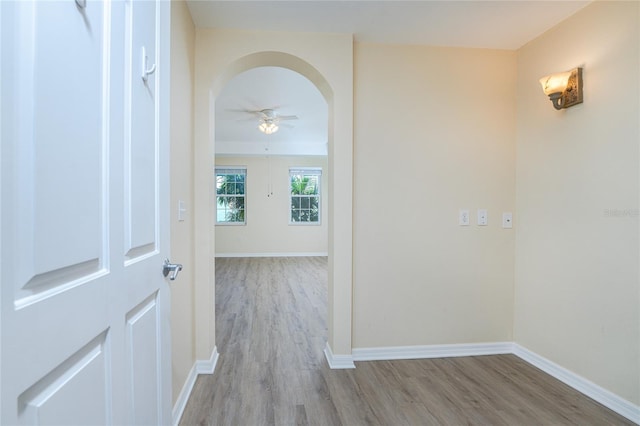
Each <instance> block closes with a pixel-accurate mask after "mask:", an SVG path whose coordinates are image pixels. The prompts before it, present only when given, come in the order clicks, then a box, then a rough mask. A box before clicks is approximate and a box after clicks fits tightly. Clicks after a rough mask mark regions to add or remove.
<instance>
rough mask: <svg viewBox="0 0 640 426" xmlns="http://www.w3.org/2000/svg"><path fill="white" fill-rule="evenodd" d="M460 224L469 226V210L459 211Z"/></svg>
mask: <svg viewBox="0 0 640 426" xmlns="http://www.w3.org/2000/svg"><path fill="white" fill-rule="evenodd" d="M458 225H460V226H469V210H460V212H459V213H458Z"/></svg>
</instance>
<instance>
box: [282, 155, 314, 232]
mask: <svg viewBox="0 0 640 426" xmlns="http://www.w3.org/2000/svg"><path fill="white" fill-rule="evenodd" d="M293 175H302V176H317V180H318V181H317V185H316V187H317V194H315V195H294V194H293V193H292V192H293V191H292V187H291V178H292V177H293ZM288 178H289V181H288V184H287V186H288V188H289V208H288V209H287V210H288V213H287V214H288V215H289V225H293V226H320V225H322V167H289V173H288ZM294 197H295V198H303V197H308V198H311V197H316V198H317V199H318V220H317V221H313V222H311V221H294V220H292V218H293V208H294V207H293V204H294V202H293V200H294Z"/></svg>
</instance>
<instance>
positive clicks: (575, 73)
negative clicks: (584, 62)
mask: <svg viewBox="0 0 640 426" xmlns="http://www.w3.org/2000/svg"><path fill="white" fill-rule="evenodd" d="M581 103H582V68H575V69H573V70H571V77H569V81H568V83H567V88H566V89H565V91H564V92H563V93H562V108H569V107H570V106H573V105H577V104H581Z"/></svg>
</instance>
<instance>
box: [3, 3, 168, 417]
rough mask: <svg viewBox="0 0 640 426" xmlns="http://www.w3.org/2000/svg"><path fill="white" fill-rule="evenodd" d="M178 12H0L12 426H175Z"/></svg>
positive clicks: (80, 8) (66, 8) (119, 8)
mask: <svg viewBox="0 0 640 426" xmlns="http://www.w3.org/2000/svg"><path fill="white" fill-rule="evenodd" d="M169 13H170V5H169V2H166V1H161V0H158V1H139V0H135V1H121V0H118V1H113V2H111V1H108V0H105V1H98V0H77V1H74V0H63V1H55V2H52V1H43V0H36V1H28V0H21V1H16V2H9V1H4V0H3V1H0V29H1V30H0V31H1V33H0V42H1V49H2V50H1V52H2V54H1V59H0V65H1V79H0V93H1V108H0V111H1V121H0V130H1V133H0V135H1V142H2V145H1V150H0V158H1V163H0V179H1V180H0V185H1V190H2V192H1V197H0V207H1V210H0V211H1V213H0V224H1V226H0V237H1V240H2V244H1V246H0V259H1V263H0V278H1V292H0V307H1V328H0V364H1V367H0V386H1V387H0V395H1V401H2V402H1V405H0V424H3V425H13V424H43V425H44V424H60V425H72V424H78V425H93V424H168V423H171V418H170V412H171V386H170V380H171V373H170V369H171V362H170V341H169V337H170V336H169V294H168V292H169V288H168V285H169V284H168V279H167V278H164V277H163V275H162V262H163V260H164V258H165V257H166V256H167V254H168V247H169V246H168V236H169V232H168V225H169V224H168V188H169V185H168V183H169V182H168V173H169V172H168V152H169V151H168V149H169V146H168V124H167V122H168V93H169V90H168V64H169V62H168V48H169V35H168V34H169V28H170V26H169ZM143 47H144V48H145V51H146V52H145V53H146V56H147V59H148V60H147V61H146V64H143V58H142V48H143ZM154 65H155V66H156V69H155V70H154V69H153V66H154ZM143 67H146V69H147V71H154V72H153V73H151V72H150V73H149V74H148V75H146V81H145V80H144V79H143V78H142V77H143V72H142V70H143Z"/></svg>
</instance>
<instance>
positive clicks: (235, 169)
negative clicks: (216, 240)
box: [214, 166, 247, 226]
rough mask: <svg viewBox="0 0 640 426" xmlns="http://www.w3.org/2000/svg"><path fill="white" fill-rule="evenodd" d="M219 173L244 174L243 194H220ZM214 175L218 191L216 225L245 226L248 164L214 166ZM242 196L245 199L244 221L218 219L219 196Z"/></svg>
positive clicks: (216, 194) (216, 195)
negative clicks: (222, 220)
mask: <svg viewBox="0 0 640 426" xmlns="http://www.w3.org/2000/svg"><path fill="white" fill-rule="evenodd" d="M224 172H226V173H224ZM218 175H243V176H244V183H243V184H244V192H243V193H242V195H239V194H222V195H219V194H218ZM214 177H215V181H216V185H215V187H216V192H215V197H216V199H215V225H216V226H244V225H246V224H247V167H246V166H215V168H214ZM232 196H233V197H242V198H243V199H244V203H243V209H242V210H243V211H244V214H243V220H242V221H224V222H221V221H219V220H218V205H219V204H218V198H219V197H232Z"/></svg>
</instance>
